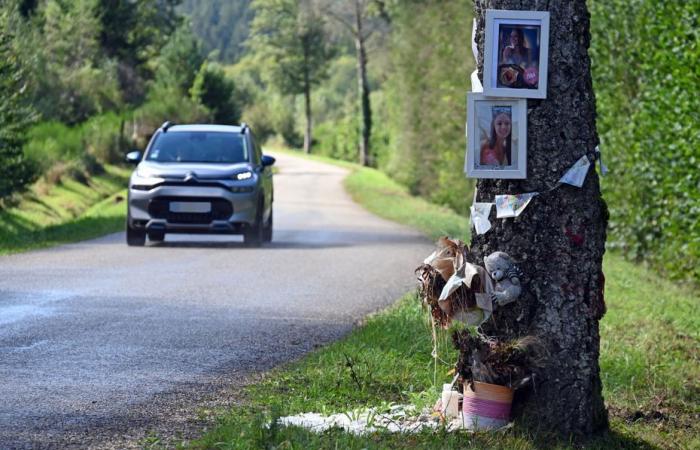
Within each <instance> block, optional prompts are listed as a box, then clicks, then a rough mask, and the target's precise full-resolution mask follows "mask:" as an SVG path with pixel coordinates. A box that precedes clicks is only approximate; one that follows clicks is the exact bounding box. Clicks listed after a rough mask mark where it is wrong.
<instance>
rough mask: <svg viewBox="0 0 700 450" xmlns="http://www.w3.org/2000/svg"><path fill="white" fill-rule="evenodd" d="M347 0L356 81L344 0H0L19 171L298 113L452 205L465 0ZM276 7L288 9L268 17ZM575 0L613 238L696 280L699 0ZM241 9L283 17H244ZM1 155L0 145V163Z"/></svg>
mask: <svg viewBox="0 0 700 450" xmlns="http://www.w3.org/2000/svg"><path fill="white" fill-rule="evenodd" d="M341 3H342V5H341ZM358 4H359V5H360V6H362V8H363V9H362V12H363V15H362V18H363V20H365V22H363V24H364V25H365V27H364V28H363V29H364V30H365V31H367V32H369V31H370V30H372V32H371V33H370V34H371V36H367V39H366V41H365V42H364V44H366V49H365V51H366V54H365V56H366V61H365V81H364V82H363V81H362V77H361V74H360V72H358V51H357V42H356V35H355V34H354V33H353V29H349V28H348V27H346V26H345V25H343V23H342V22H341V21H340V20H338V19H339V18H342V20H344V21H345V22H347V23H348V24H351V25H352V23H351V22H352V21H353V20H354V17H353V11H354V9H353V8H354V5H355V0H353V1H348V2H330V1H325V0H256V1H251V0H182V1H180V0H75V1H69V0H5V1H4V2H2V6H0V10H1V11H2V14H3V17H5V18H4V19H3V20H4V21H5V22H6V26H5V25H3V33H4V34H3V39H5V41H4V42H5V44H3V45H4V47H3V52H6V53H3V63H4V64H6V65H5V66H3V67H7V63H8V61H10V59H6V58H5V57H4V55H5V54H10V53H11V54H13V55H15V56H14V57H13V58H14V59H12V61H14V62H13V63H10V65H13V64H15V65H14V66H12V67H16V68H15V69H3V70H9V71H16V70H19V69H18V68H22V70H21V73H22V75H21V79H22V83H17V82H16V81H12V82H11V81H9V80H12V78H3V79H4V81H3V82H7V83H17V84H14V85H13V86H20V87H22V86H24V89H23V90H22V93H21V95H18V96H17V97H16V98H14V99H13V100H11V101H10V100H9V99H10V94H6V92H11V91H12V89H13V88H10V87H8V86H10V84H3V89H5V91H3V100H4V101H3V107H6V108H10V106H9V105H11V104H15V105H19V106H17V108H19V109H18V111H19V110H23V111H27V110H25V109H23V108H26V107H28V106H30V107H31V109H32V110H33V111H34V112H35V115H36V123H35V124H34V125H33V126H31V127H29V128H27V123H28V121H27V119H28V118H30V117H31V114H26V113H21V114H18V115H16V116H12V117H13V118H11V119H8V118H9V117H10V116H3V117H4V118H3V119H2V120H5V122H3V125H0V126H2V127H7V126H9V125H8V124H10V123H12V124H13V125H11V126H12V127H14V128H13V129H14V130H17V133H16V135H17V136H18V137H21V139H20V140H17V141H13V142H15V143H14V144H12V145H13V147H12V148H15V149H17V148H19V147H20V146H22V142H24V145H23V149H24V150H23V154H24V155H23V156H20V157H19V158H20V159H21V160H22V161H26V162H27V165H26V166H23V167H34V168H35V170H36V171H38V172H37V173H36V176H41V174H42V173H44V172H45V170H46V168H47V167H51V165H52V164H54V163H55V162H57V161H62V160H72V159H78V158H80V157H81V156H80V155H83V154H89V155H92V157H94V159H95V160H96V161H98V162H101V163H106V162H110V161H111V162H114V161H119V160H121V158H122V154H123V152H124V151H125V150H126V149H128V148H131V146H143V145H145V142H146V139H147V138H148V136H149V134H150V133H152V132H153V129H154V128H155V127H157V126H158V125H160V124H161V123H162V122H163V121H165V120H174V121H176V122H177V121H180V122H185V121H187V122H190V121H216V122H227V123H228V122H236V121H239V120H242V121H246V122H248V123H250V124H251V126H253V127H254V129H255V130H256V134H257V135H258V136H259V137H264V138H270V139H273V141H274V143H277V144H279V143H282V144H285V145H288V146H291V147H296V148H299V147H302V146H303V144H304V139H303V138H304V135H305V134H307V133H306V131H307V130H306V128H307V121H306V117H307V116H308V115H310V116H311V121H310V122H311V123H313V134H312V135H311V136H310V138H309V139H308V145H309V146H310V148H311V149H312V151H313V152H314V153H318V154H323V155H327V156H331V157H335V158H341V159H345V160H349V161H355V162H357V161H362V162H363V163H366V164H370V165H371V166H374V167H377V168H379V169H380V170H383V171H385V172H386V173H388V174H390V175H391V176H392V177H393V178H395V179H396V180H398V181H400V182H401V183H402V184H404V185H406V186H407V187H408V188H409V189H410V191H411V192H412V193H414V194H417V195H421V196H424V197H426V198H428V199H430V200H432V201H434V202H437V203H440V204H443V205H445V206H448V207H450V208H452V209H454V210H456V211H458V212H461V213H463V214H466V212H467V210H468V207H469V205H470V199H471V198H472V189H473V183H472V182H471V181H469V180H467V179H466V178H465V177H464V176H463V174H462V167H463V159H464V149H465V138H464V124H465V95H466V92H467V91H468V90H469V89H470V83H469V74H470V73H471V71H472V70H473V68H474V61H473V60H472V55H471V49H470V36H471V25H472V10H473V4H472V2H471V1H470V0H447V1H445V0H442V1H439V0H362V1H361V2H358ZM279 5H287V6H286V7H285V8H282V9H280V10H279V11H278V13H275V14H277V17H276V18H275V19H274V21H270V20H268V19H270V18H271V15H272V14H273V12H274V11H275V8H277V7H278V6H279ZM345 7H352V8H350V9H348V10H344V9H343V8H345ZM588 7H589V9H590V12H591V16H592V17H591V32H592V41H591V42H592V43H591V49H590V55H591V58H592V70H593V81H594V87H595V93H596V98H597V109H598V129H599V132H600V139H601V149H602V152H603V159H604V161H605V162H606V164H607V165H608V166H609V168H610V169H611V174H610V175H609V176H608V177H607V178H605V179H603V181H602V188H603V192H604V195H605V198H606V200H607V202H608V207H609V209H610V212H611V215H610V230H609V232H610V235H609V238H608V242H609V245H610V246H611V247H613V248H615V249H618V250H620V251H622V252H624V253H625V254H627V255H628V256H629V257H630V258H632V259H635V260H646V261H650V262H652V263H653V264H654V265H655V266H656V267H658V268H659V269H660V270H663V271H665V272H666V273H668V274H670V275H672V276H673V277H677V278H685V279H694V280H696V281H699V280H700V264H699V263H700V171H698V170H697V167H698V161H699V160H700V128H699V127H698V123H700V117H699V114H700V108H699V107H698V106H699V105H698V101H697V98H698V96H697V92H698V91H699V90H700V81H699V80H700V74H699V73H698V65H697V61H698V59H699V58H700V49H699V48H698V42H700V39H698V37H699V36H698V33H700V32H699V31H698V30H700V27H699V26H698V25H699V23H698V21H699V17H700V4H699V3H698V2H685V1H682V0H668V1H665V2H662V3H658V2H653V1H651V0H634V1H633V2H632V3H631V4H630V2H628V1H623V0H608V1H602V0H590V1H589V3H588ZM339 8H340V9H339ZM285 14H286V16H285ZM256 16H257V18H256ZM266 17H267V18H266ZM307 18H308V19H309V20H308V21H305V19H307ZM255 21H257V22H258V24H261V23H262V22H265V21H268V22H270V23H272V24H279V26H276V28H277V29H275V26H271V27H262V26H261V25H260V26H258V27H257V29H256V26H254V22H255ZM355 27H356V25H355ZM283 30H287V31H286V32H285V33H287V34H285V35H284V37H289V36H292V34H294V33H295V34H296V35H297V36H301V35H302V34H303V33H302V34H300V33H301V31H304V30H306V31H304V32H308V33H312V34H310V35H309V36H313V39H311V38H309V39H310V42H314V43H315V44H321V43H322V44H323V52H318V53H317V54H315V55H316V56H314V58H316V59H315V62H313V63H312V64H309V65H308V70H309V72H308V75H309V80H310V81H311V80H313V82H310V83H309V87H310V89H308V91H309V95H308V98H309V100H310V101H309V102H307V101H306V97H307V96H306V95H305V94H304V91H305V90H304V89H303V88H298V89H291V85H290V84H288V83H283V82H282V78H283V76H284V75H288V76H289V77H290V78H289V79H288V80H292V79H294V80H297V81H298V80H302V81H303V79H304V69H303V64H299V62H300V61H302V62H303V55H304V53H303V52H304V50H303V48H302V47H299V46H298V44H297V47H295V48H292V47H289V48H288V49H286V50H282V49H283V48H284V47H283V45H282V41H279V42H275V41H274V40H273V38H274V39H277V38H276V37H274V34H275V33H278V37H280V38H281V37H282V35H281V34H279V33H281V32H282V31H283ZM290 33H292V34H290ZM7 52H9V53H7ZM295 55H296V56H295ZM299 55H301V56H302V57H301V58H299ZM309 56H311V53H310V54H309ZM292 63H294V64H292ZM312 72H313V73H312ZM16 73H19V72H16ZM358 74H360V75H359V77H358ZM325 75H327V76H325ZM2 76H3V77H6V75H5V72H3V75H2ZM14 79H15V80H16V78H14ZM358 79H359V80H360V81H359V82H358ZM360 83H364V86H365V88H363V89H364V92H366V93H367V95H366V102H365V101H363V100H362V98H363V97H362V96H363V94H362V92H363V89H361V84H360ZM302 85H303V83H302ZM297 87H298V86H297ZM5 99H8V100H7V101H5ZM6 105H7V106H6ZM364 105H366V106H364ZM12 108H14V107H12ZM3 111H4V110H3ZM309 111H310V113H309ZM3 114H4V113H3ZM366 117H369V118H370V119H371V121H370V122H366ZM15 121H16V123H17V124H18V125H14V123H15ZM366 123H371V126H367V125H365V124H366ZM363 127H364V128H363ZM370 130H371V131H370ZM368 131H369V132H368ZM365 137H366V138H367V144H366V147H365V150H364V151H365V156H363V157H362V159H361V158H360V155H361V154H362V145H364V144H362V142H363V139H364V138H365ZM271 142H272V141H271ZM6 148H11V146H10V145H9V144H5V143H3V149H2V151H3V152H6V151H7V150H6ZM3 154H5V153H3ZM11 160H12V159H11V158H9V157H7V158H6V157H3V158H2V159H0V165H1V166H2V168H0V170H5V168H6V167H10V164H14V163H10V161H11ZM12 161H18V159H14V160H12ZM90 167H95V166H94V165H90ZM13 170H14V169H13ZM23 179H24V180H30V179H32V177H31V176H30V177H23ZM15 188H16V187H13V188H12V189H13V190H14V189H15ZM462 238H464V236H462Z"/></svg>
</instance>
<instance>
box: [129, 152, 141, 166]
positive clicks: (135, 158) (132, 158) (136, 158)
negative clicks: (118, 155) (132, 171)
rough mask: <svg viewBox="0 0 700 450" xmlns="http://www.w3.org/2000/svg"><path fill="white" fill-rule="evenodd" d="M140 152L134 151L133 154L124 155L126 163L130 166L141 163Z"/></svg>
mask: <svg viewBox="0 0 700 450" xmlns="http://www.w3.org/2000/svg"><path fill="white" fill-rule="evenodd" d="M141 157H142V155H141V151H140V150H134V151H133V152H129V153H127V155H126V161H127V162H129V163H131V164H138V163H140V162H141Z"/></svg>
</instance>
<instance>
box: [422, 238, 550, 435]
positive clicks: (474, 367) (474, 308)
mask: <svg viewBox="0 0 700 450" xmlns="http://www.w3.org/2000/svg"><path fill="white" fill-rule="evenodd" d="M468 257H469V249H468V248H467V246H466V245H465V244H464V243H463V242H462V241H460V240H456V239H449V238H447V237H442V238H440V239H439V240H438V242H437V249H436V250H435V251H434V252H433V253H432V254H431V255H430V256H428V257H427V258H426V259H425V261H423V264H421V265H420V266H419V267H418V268H417V269H416V274H417V275H418V280H419V293H420V297H421V300H422V303H423V304H424V305H425V306H427V307H428V308H429V310H430V316H431V320H432V323H433V324H434V325H436V326H437V327H440V328H443V329H447V328H450V326H451V325H452V324H453V323H461V324H463V325H466V327H464V326H462V327H460V328H457V329H454V330H453V331H452V340H453V344H454V346H455V347H456V348H457V349H458V350H459V355H460V356H459V360H458V361H457V363H456V367H455V369H456V372H457V377H456V379H455V380H453V383H452V384H445V385H444V386H443V392H442V396H441V397H442V398H441V399H440V400H439V401H438V403H437V405H436V408H435V409H436V410H438V411H442V413H443V414H444V416H445V419H446V420H447V419H449V418H450V417H452V416H454V415H455V414H454V409H455V405H444V404H443V403H444V401H445V400H444V399H445V398H459V399H462V402H461V403H460V404H459V406H458V414H459V416H460V417H461V418H462V426H463V427H464V428H468V429H491V428H498V427H501V426H504V425H506V424H507V423H508V420H509V414H510V401H511V399H512V392H513V391H514V390H515V389H517V388H520V387H522V386H525V385H527V384H528V383H529V382H530V381H531V380H532V369H533V368H535V367H539V366H540V365H541V364H542V363H543V362H544V361H545V350H544V348H543V346H542V345H540V341H539V339H537V338H536V337H534V336H526V337H523V338H521V339H516V340H512V341H502V340H499V339H497V338H492V337H488V336H485V335H483V334H482V333H481V332H479V331H478V328H469V327H470V326H471V327H475V326H479V325H481V324H482V323H484V322H485V321H487V320H489V319H490V318H491V320H493V318H492V314H493V311H494V308H498V307H503V306H506V305H508V304H510V303H513V302H515V301H516V300H517V299H518V297H519V296H520V293H521V289H522V288H521V281H520V279H521V278H522V273H521V271H520V269H519V268H518V266H517V265H516V264H515V262H514V261H513V259H512V258H511V257H510V256H509V255H508V254H506V253H504V252H493V253H491V254H490V255H488V256H487V257H486V258H484V267H482V266H479V265H476V264H471V263H469V262H467V258H468ZM457 378H458V379H460V380H461V381H462V383H464V384H463V386H464V387H463V389H462V391H461V392H453V391H451V386H452V385H453V384H454V381H456V380H457ZM459 386H462V384H461V383H460V384H459ZM448 387H449V388H450V389H447V388H448ZM446 394H449V395H446Z"/></svg>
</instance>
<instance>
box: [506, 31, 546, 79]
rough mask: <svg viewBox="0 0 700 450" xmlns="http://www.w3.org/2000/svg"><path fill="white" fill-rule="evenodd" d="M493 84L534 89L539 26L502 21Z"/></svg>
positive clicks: (537, 73)
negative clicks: (496, 71)
mask: <svg viewBox="0 0 700 450" xmlns="http://www.w3.org/2000/svg"><path fill="white" fill-rule="evenodd" d="M499 28H500V30H499V33H498V36H499V37H498V49H499V51H498V75H497V77H496V81H497V83H496V87H507V88H515V89H537V87H538V82H539V68H538V58H539V34H540V33H539V27H533V26H523V25H501V26H500V27H499Z"/></svg>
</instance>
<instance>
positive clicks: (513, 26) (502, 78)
mask: <svg viewBox="0 0 700 450" xmlns="http://www.w3.org/2000/svg"><path fill="white" fill-rule="evenodd" d="M548 56H549V12H547V11H507V10H497V9H488V10H486V42H485V44H484V94H486V95H489V96H493V97H516V98H547V59H548Z"/></svg>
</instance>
